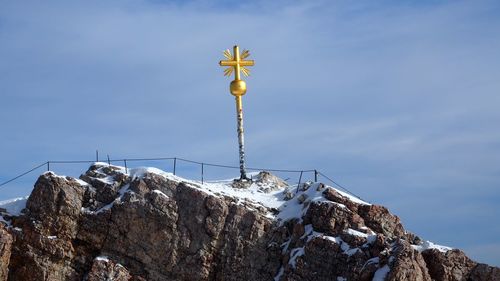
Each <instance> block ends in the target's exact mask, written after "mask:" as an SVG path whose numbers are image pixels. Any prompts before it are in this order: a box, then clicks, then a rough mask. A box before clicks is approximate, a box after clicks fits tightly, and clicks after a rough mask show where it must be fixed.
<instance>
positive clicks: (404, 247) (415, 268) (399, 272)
mask: <svg viewBox="0 0 500 281" xmlns="http://www.w3.org/2000/svg"><path fill="white" fill-rule="evenodd" d="M393 257H394V261H393V264H392V268H391V271H390V272H389V275H388V276H387V279H386V280H387V281H417V280H418V281H431V277H430V276H429V273H428V272H427V267H426V264H425V261H424V258H423V257H422V255H421V254H420V253H419V252H418V251H417V250H415V249H413V248H412V247H411V246H410V244H409V243H408V242H406V241H404V240H399V241H398V242H397V244H396V245H395V249H394V253H393Z"/></svg>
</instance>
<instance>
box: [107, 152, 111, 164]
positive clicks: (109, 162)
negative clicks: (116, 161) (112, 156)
mask: <svg viewBox="0 0 500 281" xmlns="http://www.w3.org/2000/svg"><path fill="white" fill-rule="evenodd" d="M107 156H108V165H111V161H109V154H107Z"/></svg>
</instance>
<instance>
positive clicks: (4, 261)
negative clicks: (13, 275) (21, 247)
mask: <svg viewBox="0 0 500 281" xmlns="http://www.w3.org/2000/svg"><path fill="white" fill-rule="evenodd" d="M11 247H12V235H11V234H10V233H9V232H8V231H7V230H6V229H5V227H4V225H3V224H2V223H0V281H5V280H7V276H8V273H9V263H10V255H11Z"/></svg>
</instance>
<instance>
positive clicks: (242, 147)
mask: <svg viewBox="0 0 500 281" xmlns="http://www.w3.org/2000/svg"><path fill="white" fill-rule="evenodd" d="M236 113H237V121H238V145H239V153H240V179H242V180H246V179H248V178H247V174H246V172H245V136H244V131H243V105H242V102H241V96H236Z"/></svg>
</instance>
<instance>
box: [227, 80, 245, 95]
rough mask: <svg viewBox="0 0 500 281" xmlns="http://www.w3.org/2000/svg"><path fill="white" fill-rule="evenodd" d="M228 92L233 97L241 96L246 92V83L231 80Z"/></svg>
mask: <svg viewBox="0 0 500 281" xmlns="http://www.w3.org/2000/svg"><path fill="white" fill-rule="evenodd" d="M229 90H230V91H231V95H233V96H243V95H244V94H245V93H246V92H247V83H245V81H243V80H233V81H231V85H230V86H229Z"/></svg>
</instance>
